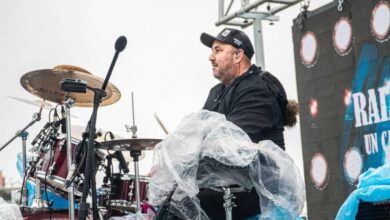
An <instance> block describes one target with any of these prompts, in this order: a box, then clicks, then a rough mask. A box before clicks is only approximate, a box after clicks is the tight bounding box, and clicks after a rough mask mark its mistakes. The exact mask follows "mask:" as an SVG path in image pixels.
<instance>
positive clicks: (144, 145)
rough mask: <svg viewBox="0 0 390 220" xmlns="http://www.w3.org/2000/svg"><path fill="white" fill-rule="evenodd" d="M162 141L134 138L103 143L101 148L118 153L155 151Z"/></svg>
mask: <svg viewBox="0 0 390 220" xmlns="http://www.w3.org/2000/svg"><path fill="white" fill-rule="evenodd" d="M160 141H161V139H149V138H132V139H122V140H112V141H106V142H102V143H101V145H100V146H99V148H102V149H106V150H116V151H129V150H153V149H154V147H155V146H156V144H158V143H159V142H160Z"/></svg>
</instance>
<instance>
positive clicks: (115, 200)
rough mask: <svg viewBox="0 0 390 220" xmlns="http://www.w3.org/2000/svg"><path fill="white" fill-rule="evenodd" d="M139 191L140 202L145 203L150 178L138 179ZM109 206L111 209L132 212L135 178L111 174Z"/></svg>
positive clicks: (134, 201) (141, 177)
mask: <svg viewBox="0 0 390 220" xmlns="http://www.w3.org/2000/svg"><path fill="white" fill-rule="evenodd" d="M139 181H140V183H139V189H140V200H141V202H144V201H147V200H148V198H147V192H148V185H149V182H150V177H147V176H140V177H139ZM108 203H109V206H110V207H111V208H112V209H119V210H127V211H134V210H133V209H134V207H135V205H136V195H135V176H134V175H128V174H125V175H123V174H113V177H112V182H111V195H110V200H109V202H108Z"/></svg>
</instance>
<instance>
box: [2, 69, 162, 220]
mask: <svg viewBox="0 0 390 220" xmlns="http://www.w3.org/2000/svg"><path fill="white" fill-rule="evenodd" d="M20 82H21V84H22V86H23V88H25V89H26V90H27V91H28V92H30V93H31V94H33V95H35V96H38V97H39V98H41V99H42V100H44V101H42V102H32V103H31V102H30V101H26V100H23V99H20V98H15V97H10V98H13V99H16V100H19V101H23V102H27V103H30V104H35V105H39V106H40V107H41V108H40V111H39V113H36V114H34V117H33V121H32V122H30V123H29V124H28V125H27V126H26V127H25V128H24V129H22V131H21V132H18V134H17V135H16V136H15V137H13V138H12V139H11V140H10V141H9V142H7V143H6V144H5V145H4V146H3V147H2V148H0V151H1V150H2V149H4V148H5V147H6V146H7V145H8V144H9V143H10V142H12V140H14V139H15V138H16V137H17V136H19V137H22V140H23V170H24V182H23V188H22V192H23V191H24V193H23V194H24V195H27V192H26V190H27V187H26V183H27V182H33V183H34V184H35V193H34V200H33V202H32V203H31V204H30V205H29V204H28V203H27V202H26V201H27V198H24V201H23V202H22V204H23V205H24V206H25V207H29V208H33V209H37V210H49V211H50V208H51V205H52V204H51V203H52V202H53V201H44V199H43V198H44V196H43V195H44V193H41V192H43V191H44V190H47V188H48V189H49V190H51V191H52V192H53V193H54V194H57V195H58V196H60V197H62V198H65V199H67V200H68V201H69V203H68V204H69V212H68V214H69V219H74V218H75V216H77V213H75V212H74V209H75V208H77V209H79V212H78V218H81V219H83V217H80V215H83V213H80V211H82V210H81V209H83V208H85V203H86V202H85V199H86V197H87V195H88V194H89V195H91V197H92V205H93V211H91V209H90V208H89V206H88V204H87V206H86V211H87V215H90V214H91V212H93V216H94V219H95V217H96V215H95V209H96V210H97V212H98V218H101V219H108V218H110V217H112V216H120V215H126V214H128V213H129V212H130V213H135V212H138V211H141V212H145V211H146V210H144V209H143V207H145V205H147V190H148V182H149V177H147V176H141V175H140V174H139V163H138V162H139V160H140V159H142V158H143V155H144V154H143V152H144V151H146V150H153V149H154V147H155V146H156V144H158V143H159V142H160V141H161V140H160V139H149V138H138V137H137V134H136V132H137V127H136V125H135V120H134V114H133V125H132V126H128V131H131V132H132V138H130V139H116V138H114V137H113V135H112V133H111V132H106V133H105V134H100V135H99V134H98V135H97V134H96V133H99V132H96V129H95V128H94V127H93V126H91V124H93V125H94V123H96V114H95V115H94V116H91V120H90V121H89V123H88V125H87V126H86V128H85V131H84V132H82V134H81V135H80V136H82V138H81V139H76V138H75V137H72V128H76V127H72V126H71V122H70V119H71V114H70V109H71V108H72V107H74V106H76V107H95V106H96V102H97V101H96V91H94V88H100V87H102V85H104V84H106V82H103V79H101V78H99V77H97V76H94V75H92V74H91V73H89V72H88V71H86V70H84V69H82V68H79V67H75V66H70V65H60V66H56V67H54V68H52V69H41V70H35V71H31V72H28V73H26V74H24V75H23V76H22V77H21V79H20ZM104 93H105V94H103V95H102V97H101V102H99V103H98V105H99V104H100V105H101V106H105V105H111V104H114V103H115V102H117V101H118V100H119V99H120V97H121V93H120V92H119V90H118V88H117V87H115V86H114V85H113V84H111V83H107V84H106V88H105V89H104ZM47 101H50V102H53V103H56V105H57V106H56V107H54V108H52V107H51V104H48V102H47ZM98 101H99V100H98ZM132 107H133V111H134V103H133V105H132ZM42 108H46V109H51V110H50V112H49V120H50V118H52V120H50V121H49V122H47V123H46V125H45V126H44V127H43V128H42V129H41V131H40V132H39V133H38V135H37V136H36V137H35V138H34V140H33V141H32V143H31V145H32V148H31V149H29V155H32V156H31V157H29V159H27V156H26V154H27V152H26V139H27V134H26V133H27V132H26V130H27V129H28V128H29V127H30V126H31V125H32V124H34V123H35V122H37V121H39V120H40V119H41V112H42ZM58 109H60V111H59V110H58ZM94 111H95V108H94ZM59 112H61V113H59ZM133 113H134V112H133ZM51 114H52V115H51ZM93 120H95V121H93ZM78 130H81V129H80V127H79V128H78ZM79 133H80V132H79ZM100 133H102V132H100ZM73 134H74V133H73ZM103 135H104V139H103V138H102V136H103ZM107 135H108V136H109V137H110V140H106V137H107ZM90 146H92V150H91V148H90ZM125 151H128V152H130V156H131V158H125V157H124V156H123V154H122V152H125ZM90 152H92V155H89V153H90ZM130 159H131V160H130ZM114 161H115V162H117V163H118V164H119V166H118V167H119V171H118V169H116V172H114V170H115V166H114V165H115V162H114ZM113 162H114V163H113ZM129 162H131V163H133V164H134V174H129V168H128V164H129ZM97 170H103V171H104V174H105V176H104V178H103V181H102V182H103V183H102V185H101V186H100V187H99V188H97V189H96V180H95V175H96V172H97ZM43 186H44V187H43ZM83 203H84V204H83ZM94 203H96V204H94ZM75 204H76V205H75ZM152 209H153V207H152ZM84 212H85V210H84Z"/></svg>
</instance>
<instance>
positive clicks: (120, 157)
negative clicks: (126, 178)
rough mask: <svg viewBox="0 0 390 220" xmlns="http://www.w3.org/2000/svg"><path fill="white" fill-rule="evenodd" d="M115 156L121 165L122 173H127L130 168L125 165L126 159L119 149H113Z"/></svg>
mask: <svg viewBox="0 0 390 220" xmlns="http://www.w3.org/2000/svg"><path fill="white" fill-rule="evenodd" d="M114 154H115V157H116V159H118V161H119V166H120V167H121V169H122V170H123V172H124V173H128V172H129V171H130V170H129V168H128V167H127V163H126V160H125V157H124V156H123V154H122V152H120V151H115V153H114Z"/></svg>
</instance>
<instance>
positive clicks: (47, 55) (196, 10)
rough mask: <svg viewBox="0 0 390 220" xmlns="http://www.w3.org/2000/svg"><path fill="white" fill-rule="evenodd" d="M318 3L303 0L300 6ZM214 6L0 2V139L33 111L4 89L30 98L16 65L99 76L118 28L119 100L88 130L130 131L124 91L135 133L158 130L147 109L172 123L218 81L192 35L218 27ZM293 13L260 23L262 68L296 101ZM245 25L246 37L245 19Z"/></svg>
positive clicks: (12, 149)
mask: <svg viewBox="0 0 390 220" xmlns="http://www.w3.org/2000/svg"><path fill="white" fill-rule="evenodd" d="M328 2H330V0H315V1H312V2H311V6H310V9H311V10H313V9H315V8H317V7H319V6H321V5H324V4H326V3H328ZM217 12H218V1H210V0H186V1H183V0H165V1H126V0H116V1H102V0H99V1H97V0H87V1H78V0H70V1H61V0H31V1H22V0H13V1H6V0H3V1H1V2H0V21H1V22H0V30H1V34H0V57H1V59H0V68H1V76H2V77H3V79H2V80H0V91H1V95H0V102H1V103H2V104H1V108H2V110H1V114H0V122H1V126H0V132H1V136H0V144H1V145H3V144H4V143H6V142H7V141H8V139H10V138H11V137H12V136H13V135H14V134H15V133H16V131H18V130H19V129H21V128H23V127H24V126H25V125H27V124H28V123H29V122H30V121H31V119H32V115H33V113H34V112H37V111H38V107H35V106H31V105H27V104H25V103H22V102H18V101H16V100H13V99H10V98H8V97H7V96H14V97H19V98H23V99H26V100H30V101H35V100H38V99H39V98H37V97H35V96H33V95H31V94H30V93H28V92H27V91H26V90H25V89H24V88H23V87H22V86H21V85H20V78H21V77H22V76H23V75H24V74H25V73H27V72H29V71H33V70H38V69H50V68H52V67H54V66H56V65H59V64H69V65H75V66H79V67H82V68H84V69H87V70H88V71H90V72H91V73H93V74H94V75H97V76H100V77H101V78H104V77H105V75H106V73H107V70H108V68H109V65H110V62H111V59H112V56H113V54H114V43H115V40H116V38H117V37H118V36H120V35H125V36H126V37H127V39H128V44H127V48H126V49H125V51H123V53H121V54H120V56H119V59H118V62H117V64H116V67H115V69H114V71H113V74H112V77H111V82H112V83H113V84H114V85H116V86H117V87H118V88H119V90H120V92H121V94H122V98H121V99H120V100H119V101H118V102H117V103H115V104H113V105H110V106H106V107H102V108H100V109H99V112H98V119H97V128H101V129H103V130H106V131H107V130H109V131H113V132H114V133H115V134H118V135H120V136H122V137H125V138H130V137H131V135H130V134H129V133H126V130H125V126H124V125H125V124H131V92H132V91H133V92H134V97H135V113H136V114H135V116H136V125H137V126H138V136H139V137H142V138H164V136H165V134H164V132H163V131H162V129H161V128H160V127H159V125H158V124H157V122H156V120H155V119H154V117H153V114H154V113H157V114H158V115H159V116H160V118H161V119H162V121H163V122H164V123H165V125H166V127H167V128H168V129H169V130H170V131H172V130H174V129H175V127H176V125H177V124H178V123H179V121H180V120H181V119H182V118H183V117H184V116H185V115H187V114H189V113H191V112H196V111H198V110H199V109H200V108H201V107H202V106H203V103H204V101H205V99H206V97H207V94H208V92H209V89H210V88H211V87H212V86H213V85H215V84H216V83H218V81H217V80H216V79H214V78H213V77H212V70H211V65H210V63H209V61H208V59H207V58H208V55H209V53H210V49H209V48H207V47H205V46H203V45H202V44H201V43H200V41H199V36H200V34H201V33H202V32H208V33H211V34H217V33H218V32H219V31H220V30H221V29H222V28H223V27H216V26H215V25H214V23H215V21H216V20H217V17H218V14H217ZM299 12H300V7H299V4H298V5H296V6H294V7H292V8H289V9H287V10H286V11H285V12H283V13H279V14H278V15H279V16H280V21H279V22H276V23H275V24H274V25H269V22H264V23H263V29H264V50H265V62H266V70H268V71H270V72H271V73H273V74H274V75H275V76H277V77H278V78H279V79H280V81H281V82H282V83H283V85H284V86H285V88H286V91H287V93H288V96H289V98H293V99H297V92H296V90H297V89H296V83H295V82H296V80H295V67H294V56H293V45H292V36H291V26H292V24H293V22H292V19H294V18H295V17H296V16H297V15H298V13H299ZM245 32H246V33H247V34H248V35H249V36H250V37H251V38H252V39H253V30H252V27H249V28H246V29H245ZM253 61H254V59H253ZM91 111H92V109H91V108H77V107H75V108H73V109H72V114H74V115H76V116H78V118H77V119H75V118H72V124H73V125H82V126H85V125H86V123H87V121H88V119H89V116H90V114H91ZM47 119H48V111H47V110H46V111H43V114H42V120H41V121H40V122H39V123H36V124H35V125H33V127H31V128H30V129H29V130H28V132H29V137H28V141H27V143H28V144H29V143H31V141H32V140H33V139H34V137H35V136H36V135H37V133H38V132H39V131H40V129H42V127H43V125H44V124H45V123H46V122H47ZM299 132H300V131H299V126H296V128H294V129H288V130H287V131H286V132H285V136H286V149H287V152H288V153H289V154H290V155H291V156H292V157H293V158H294V160H295V161H296V163H297V164H298V166H299V167H300V169H303V167H302V155H301V154H302V152H301V139H300V133H299ZM28 148H30V146H28ZM21 151H22V141H21V140H20V138H18V139H16V140H15V141H14V142H13V143H11V144H10V145H9V146H8V147H7V148H5V149H4V150H3V151H1V152H0V161H1V163H0V170H2V171H3V174H4V175H5V176H6V180H7V181H16V180H20V178H18V176H17V173H16V165H15V164H16V155H17V153H19V152H21ZM151 158H152V156H151V154H148V155H147V158H146V159H145V160H143V161H142V162H141V173H143V174H145V173H146V172H147V170H148V169H149V168H150V166H151Z"/></svg>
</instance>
